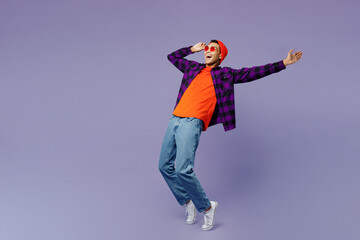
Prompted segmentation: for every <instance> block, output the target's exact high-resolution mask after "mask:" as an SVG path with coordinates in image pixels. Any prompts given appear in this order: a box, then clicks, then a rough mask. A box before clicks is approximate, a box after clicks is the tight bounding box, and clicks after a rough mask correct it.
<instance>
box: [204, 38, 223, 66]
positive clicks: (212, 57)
mask: <svg viewBox="0 0 360 240" xmlns="http://www.w3.org/2000/svg"><path fill="white" fill-rule="evenodd" d="M208 47H209V49H208V50H207V51H204V56H205V63H206V65H207V66H214V65H219V64H220V58H221V54H220V46H219V44H217V43H214V42H211V43H210V44H209V45H208ZM211 47H214V48H215V51H214V52H211V51H210V48H211Z"/></svg>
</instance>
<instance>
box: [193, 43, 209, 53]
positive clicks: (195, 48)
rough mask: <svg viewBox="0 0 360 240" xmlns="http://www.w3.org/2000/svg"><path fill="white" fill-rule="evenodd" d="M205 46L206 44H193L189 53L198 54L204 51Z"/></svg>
mask: <svg viewBox="0 0 360 240" xmlns="http://www.w3.org/2000/svg"><path fill="white" fill-rule="evenodd" d="M205 46H206V43H203V42H198V43H197V44H195V45H194V46H192V47H191V51H192V52H200V51H201V50H204V48H205Z"/></svg>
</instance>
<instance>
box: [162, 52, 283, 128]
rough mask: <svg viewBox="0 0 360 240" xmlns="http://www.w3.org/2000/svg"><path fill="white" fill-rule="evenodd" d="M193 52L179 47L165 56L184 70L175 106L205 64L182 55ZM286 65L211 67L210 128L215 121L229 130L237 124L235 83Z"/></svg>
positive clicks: (278, 69) (251, 79)
mask: <svg viewBox="0 0 360 240" xmlns="http://www.w3.org/2000/svg"><path fill="white" fill-rule="evenodd" d="M192 53H193V52H191V46H190V47H186V48H181V49H179V50H177V51H175V52H173V53H170V54H169V55H168V59H169V61H170V62H171V63H172V64H174V65H175V67H177V68H178V69H179V70H180V71H181V72H183V73H184V75H183V79H182V81H181V85H180V90H179V94H178V97H177V100H176V104H175V108H176V106H177V105H178V103H179V101H180V99H181V97H182V96H183V94H184V93H185V91H186V89H187V88H188V87H189V85H190V83H191V82H192V80H194V78H195V77H196V75H197V74H198V73H199V72H200V71H201V70H202V69H203V68H204V67H206V65H205V64H201V63H198V62H195V61H190V60H187V59H185V58H184V57H186V56H187V55H189V54H192ZM285 68H286V67H285V65H284V63H283V61H282V60H281V61H279V62H275V63H269V64H266V65H263V66H255V67H252V68H241V69H232V68H230V67H224V68H221V67H215V68H213V69H211V76H212V80H213V82H214V88H215V95H216V99H217V102H216V107H215V110H214V113H213V115H212V118H211V121H210V124H209V127H210V126H212V125H215V124H218V123H222V124H223V126H224V130H225V131H229V130H231V129H234V128H235V127H236V122H235V101H234V84H235V83H245V82H251V81H254V80H256V79H259V78H262V77H265V76H267V75H270V74H272V73H276V72H279V71H281V70H283V69H285ZM175 108H174V109H175Z"/></svg>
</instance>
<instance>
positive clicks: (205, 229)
mask: <svg viewBox="0 0 360 240" xmlns="http://www.w3.org/2000/svg"><path fill="white" fill-rule="evenodd" d="M218 205H219V204H218V203H217V202H215V207H214V217H213V222H212V224H211V226H210V227H208V228H202V227H201V229H202V230H204V231H209V230H210V229H212V228H213V227H214V222H215V213H216V209H217V207H218Z"/></svg>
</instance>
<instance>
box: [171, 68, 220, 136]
mask: <svg viewBox="0 0 360 240" xmlns="http://www.w3.org/2000/svg"><path fill="white" fill-rule="evenodd" d="M210 71H211V67H205V68H203V69H202V70H201V72H200V73H199V74H198V75H197V76H196V77H195V78H194V80H193V81H192V82H191V84H190V86H189V87H188V88H187V89H186V91H185V93H184V95H183V96H182V97H181V99H180V102H179V103H178V105H177V106H176V108H175V110H174V112H173V114H174V115H175V116H178V117H195V118H198V119H201V120H202V121H203V122H204V124H203V131H206V129H207V128H208V126H209V124H210V120H211V117H212V115H213V113H214V109H215V106H216V95H215V89H214V83H213V81H212V78H211V73H210Z"/></svg>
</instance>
